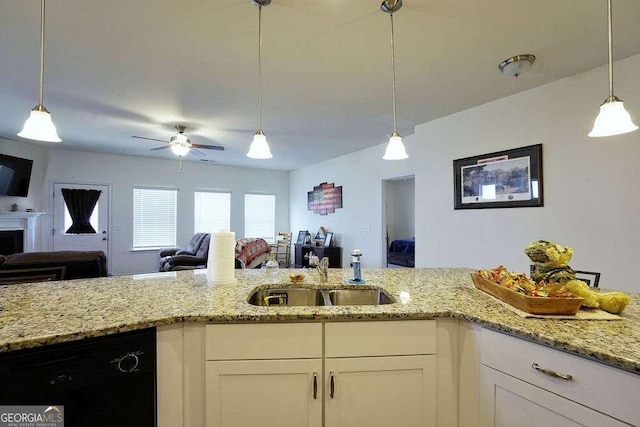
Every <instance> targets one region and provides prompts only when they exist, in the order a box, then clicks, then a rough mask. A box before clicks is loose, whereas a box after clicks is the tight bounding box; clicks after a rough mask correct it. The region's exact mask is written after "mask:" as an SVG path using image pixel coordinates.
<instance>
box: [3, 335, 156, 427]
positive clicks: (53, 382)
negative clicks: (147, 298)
mask: <svg viewBox="0 0 640 427" xmlns="http://www.w3.org/2000/svg"><path fill="white" fill-rule="evenodd" d="M0 405H50V406H53V405H56V406H60V405H63V406H64V418H65V420H64V421H65V423H64V425H65V427H88V426H91V427H103V426H104V427H115V426H117V427H127V426H135V427H146V426H149V427H153V426H155V425H156V332H155V328H150V329H144V330H140V331H133V332H126V333H122V334H116V335H110V336H105V337H99V338H91V339H86V340H81V341H73V342H69V343H63V344H54V345H50V346H46V347H40V348H33V349H26V350H18V351H14V352H10V353H6V354H3V355H0Z"/></svg>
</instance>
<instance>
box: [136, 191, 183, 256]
mask: <svg viewBox="0 0 640 427" xmlns="http://www.w3.org/2000/svg"><path fill="white" fill-rule="evenodd" d="M177 199H178V190H159V189H151V188H134V189H133V249H155V248H161V247H164V246H175V245H176V216H177V215H176V210H177Z"/></svg>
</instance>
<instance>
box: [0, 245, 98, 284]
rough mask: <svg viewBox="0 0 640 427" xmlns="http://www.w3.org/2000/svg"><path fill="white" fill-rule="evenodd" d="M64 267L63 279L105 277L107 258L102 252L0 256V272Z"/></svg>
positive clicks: (26, 253)
mask: <svg viewBox="0 0 640 427" xmlns="http://www.w3.org/2000/svg"><path fill="white" fill-rule="evenodd" d="M55 267H65V269H64V276H63V278H64V279H85V278H93V277H103V276H107V256H106V255H105V253H104V252H103V251H52V252H23V253H17V254H11V255H6V256H5V255H0V271H2V272H3V273H4V275H9V274H10V270H20V271H21V272H24V271H25V270H29V269H39V270H41V269H46V268H55Z"/></svg>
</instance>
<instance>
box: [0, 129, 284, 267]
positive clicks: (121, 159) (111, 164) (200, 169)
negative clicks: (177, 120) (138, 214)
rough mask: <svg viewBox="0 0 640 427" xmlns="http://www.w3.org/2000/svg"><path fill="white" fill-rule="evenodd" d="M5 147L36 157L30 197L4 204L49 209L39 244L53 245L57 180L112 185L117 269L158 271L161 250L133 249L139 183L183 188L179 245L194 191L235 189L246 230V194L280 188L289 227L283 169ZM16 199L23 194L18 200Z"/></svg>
mask: <svg viewBox="0 0 640 427" xmlns="http://www.w3.org/2000/svg"><path fill="white" fill-rule="evenodd" d="M0 144H1V145H0V148H1V149H2V153H7V154H10V155H13V156H18V157H25V158H31V159H33V160H34V168H33V174H32V178H31V186H30V188H29V197H28V198H26V199H25V198H19V197H18V198H14V197H11V198H9V197H2V198H0V203H1V205H0V209H3V210H8V209H9V208H10V207H11V203H18V204H19V206H20V208H21V209H24V208H27V207H32V208H34V209H36V210H40V211H46V212H48V214H47V215H43V216H42V217H40V219H39V221H38V230H37V236H38V237H39V238H37V239H36V240H37V241H38V244H37V246H38V250H51V249H52V247H53V245H52V241H51V233H50V230H51V228H52V227H53V225H52V220H53V216H52V209H51V207H52V205H51V203H52V201H51V197H50V195H51V194H52V188H53V182H72V183H91V184H109V185H111V186H112V187H111V191H112V194H111V220H110V229H111V231H110V239H109V260H108V263H109V270H110V273H111V274H114V275H120V274H132V273H145V272H153V271H157V268H158V267H157V261H158V252H157V251H135V252H133V251H131V248H132V243H133V240H132V239H133V238H132V236H133V187H134V186H158V187H172V188H178V189H179V192H178V230H177V243H178V245H184V244H186V243H187V242H188V241H189V239H190V238H191V236H192V235H193V215H194V213H193V191H194V190H226V191H230V192H231V231H234V232H235V233H236V237H237V238H240V237H243V234H244V194H245V193H267V194H276V195H277V197H276V232H277V231H280V230H288V229H289V174H288V172H282V171H269V170H264V169H248V168H237V167H227V166H218V165H215V164H202V163H195V162H183V172H182V173H178V161H177V160H157V159H149V158H142V157H132V156H114V155H107V154H97V153H89V152H81V151H70V150H61V149H47V148H46V147H39V146H35V145H29V144H27V143H18V142H12V141H0ZM13 199H17V201H14V200H13Z"/></svg>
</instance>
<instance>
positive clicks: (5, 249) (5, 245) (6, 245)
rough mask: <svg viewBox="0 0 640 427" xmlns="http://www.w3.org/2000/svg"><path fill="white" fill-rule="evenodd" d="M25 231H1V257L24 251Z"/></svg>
mask: <svg viewBox="0 0 640 427" xmlns="http://www.w3.org/2000/svg"><path fill="white" fill-rule="evenodd" d="M23 243H24V231H22V230H2V231H0V255H11V254H16V253H20V252H23V251H24V244H23Z"/></svg>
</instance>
